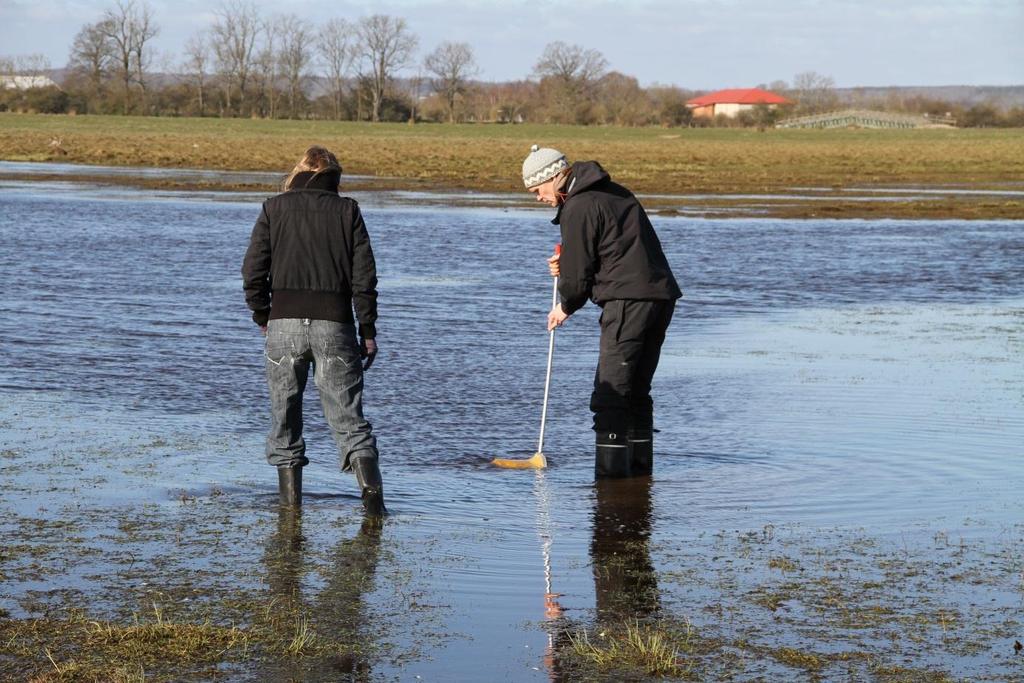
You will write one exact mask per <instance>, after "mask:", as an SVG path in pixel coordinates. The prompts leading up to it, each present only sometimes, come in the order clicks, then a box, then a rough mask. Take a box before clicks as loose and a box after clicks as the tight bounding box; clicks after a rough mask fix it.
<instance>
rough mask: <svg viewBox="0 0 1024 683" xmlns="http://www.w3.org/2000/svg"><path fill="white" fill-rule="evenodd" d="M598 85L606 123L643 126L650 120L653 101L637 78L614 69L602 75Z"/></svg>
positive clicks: (598, 97) (598, 96)
mask: <svg viewBox="0 0 1024 683" xmlns="http://www.w3.org/2000/svg"><path fill="white" fill-rule="evenodd" d="M598 85H599V88H598V93H597V100H598V102H599V103H600V106H601V110H602V114H603V117H602V118H603V119H604V122H605V123H611V124H615V125H616V126H642V125H644V124H645V123H647V122H648V118H649V113H650V112H651V110H652V106H651V102H650V99H649V98H648V96H647V93H645V92H644V91H643V89H641V88H640V83H639V82H637V80H636V78H634V77H632V76H626V75H625V74H621V73H619V72H618V71H612V72H611V73H608V74H605V75H604V76H603V77H601V80H600V81H599V84H598Z"/></svg>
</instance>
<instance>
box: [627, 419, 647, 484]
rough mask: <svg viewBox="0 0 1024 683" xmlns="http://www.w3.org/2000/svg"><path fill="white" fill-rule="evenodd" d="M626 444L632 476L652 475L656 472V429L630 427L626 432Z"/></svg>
mask: <svg viewBox="0 0 1024 683" xmlns="http://www.w3.org/2000/svg"><path fill="white" fill-rule="evenodd" d="M626 444H627V445H628V446H629V467H630V470H631V471H632V476H634V477H645V476H650V475H651V473H653V472H654V430H653V429H630V430H629V431H628V432H626Z"/></svg>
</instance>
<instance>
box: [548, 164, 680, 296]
mask: <svg viewBox="0 0 1024 683" xmlns="http://www.w3.org/2000/svg"><path fill="white" fill-rule="evenodd" d="M566 187H567V188H568V192H567V194H566V198H565V200H564V201H563V203H562V205H561V206H560V207H559V209H558V214H557V215H556V216H555V219H554V220H553V221H551V222H552V223H554V224H556V225H560V226H561V230H562V257H561V259H560V261H559V266H560V269H561V279H560V280H559V283H558V292H559V293H560V294H561V295H562V309H563V310H564V311H565V312H566V313H569V314H572V313H574V312H575V311H576V310H578V309H579V308H581V307H582V306H583V304H585V303H586V302H587V299H592V300H593V301H594V303H596V304H598V305H599V306H603V305H604V304H605V302H608V301H612V300H614V299H632V300H640V301H674V300H675V299H678V298H679V297H680V296H682V292H681V291H680V290H679V285H677V284H676V280H675V278H674V277H673V276H672V269H671V268H669V265H668V260H667V259H666V258H665V253H664V252H663V251H662V249H661V242H659V241H658V236H657V235H656V234H655V233H654V228H653V227H652V226H651V221H650V220H649V219H648V218H647V213H646V212H645V211H644V208H643V207H642V206H640V202H639V201H637V198H636V197H634V196H633V193H632V192H630V191H629V190H627V189H626V188H624V187H623V186H621V185H619V184H618V183H613V182H612V180H611V177H610V176H609V175H608V173H607V172H605V170H604V169H603V168H601V165H600V164H599V163H597V162H596V161H578V162H576V163H575V164H573V165H572V172H571V175H570V176H569V181H568V185H567V186H566Z"/></svg>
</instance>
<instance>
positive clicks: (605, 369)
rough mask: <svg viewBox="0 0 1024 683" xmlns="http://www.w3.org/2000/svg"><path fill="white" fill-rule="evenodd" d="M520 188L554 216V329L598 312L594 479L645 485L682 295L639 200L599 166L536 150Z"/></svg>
mask: <svg viewBox="0 0 1024 683" xmlns="http://www.w3.org/2000/svg"><path fill="white" fill-rule="evenodd" d="M523 184H524V185H525V186H526V189H527V190H528V191H529V192H530V193H532V194H533V195H534V196H535V197H536V198H537V201H539V202H544V203H545V204H548V205H549V206H551V207H552V208H555V209H557V213H556V214H555V218H554V220H552V221H551V222H552V223H554V224H555V225H558V226H559V228H560V229H561V233H562V249H561V254H560V255H558V254H556V255H555V256H552V257H551V258H549V259H548V268H549V270H550V272H551V275H553V276H555V277H559V278H560V279H559V283H558V293H559V295H560V298H561V303H559V304H557V305H556V306H555V307H554V308H552V309H551V312H550V313H549V314H548V329H549V330H553V329H554V328H556V327H559V326H561V325H563V324H564V323H565V321H566V320H567V319H568V318H569V316H571V315H572V314H573V313H575V312H576V311H577V310H579V309H580V308H581V307H582V306H583V305H584V304H586V302H587V300H588V299H589V300H591V301H593V302H594V303H595V304H597V305H598V306H600V307H601V309H602V312H601V343H600V356H599V358H598V363H597V373H596V375H595V377H594V391H593V393H592V394H591V397H590V409H591V411H592V412H593V413H594V432H595V460H594V475H595V476H596V477H599V478H603V477H630V476H647V475H650V474H651V473H652V472H653V468H654V403H653V401H652V400H651V382H652V380H653V378H654V372H655V370H656V369H657V367H658V359H659V358H660V356H661V346H662V343H663V342H664V341H665V334H666V331H667V330H668V326H669V323H670V322H671V321H672V314H673V311H674V310H675V302H676V300H677V299H679V297H681V296H682V292H681V291H680V289H679V285H678V284H676V280H675V277H674V276H673V274H672V269H671V268H670V267H669V264H668V260H667V259H666V258H665V253H664V251H663V250H662V248H661V242H660V241H659V240H658V236H657V234H655V232H654V227H653V226H652V225H651V221H650V220H649V219H648V218H647V213H646V212H645V211H644V208H643V206H641V205H640V202H639V201H638V200H637V198H636V197H635V196H633V193H632V192H630V191H629V190H627V189H626V188H625V187H623V186H622V185H619V184H618V183H615V182H613V181H612V179H611V176H609V175H608V173H607V172H606V171H605V170H604V169H603V168H601V164H599V163H598V162H596V161H578V162H576V163H573V164H570V163H569V161H568V160H567V159H566V157H565V155H564V154H562V153H561V152H559V151H558V150H556V149H552V148H550V147H538V146H537V145H534V146H533V147H532V148H531V149H530V153H529V154H528V155H527V157H526V159H525V160H524V161H523Z"/></svg>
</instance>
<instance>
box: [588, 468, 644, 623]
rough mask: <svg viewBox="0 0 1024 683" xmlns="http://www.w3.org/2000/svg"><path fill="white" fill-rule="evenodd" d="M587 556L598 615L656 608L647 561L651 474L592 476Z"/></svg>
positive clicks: (640, 613)
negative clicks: (591, 570)
mask: <svg viewBox="0 0 1024 683" xmlns="http://www.w3.org/2000/svg"><path fill="white" fill-rule="evenodd" d="M594 491H595V494H596V501H595V505H594V519H593V529H594V531H593V538H592V539H591V542H590V559H591V566H592V568H593V572H594V595H595V601H596V607H597V618H598V621H602V622H610V621H623V620H628V619H637V618H641V619H642V618H644V617H648V616H651V615H653V614H655V613H656V612H657V611H658V609H659V597H658V580H657V577H656V576H655V573H654V566H653V565H652V564H651V556H650V548H649V542H650V537H651V478H650V477H634V478H630V479H598V480H597V481H596V482H594Z"/></svg>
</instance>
